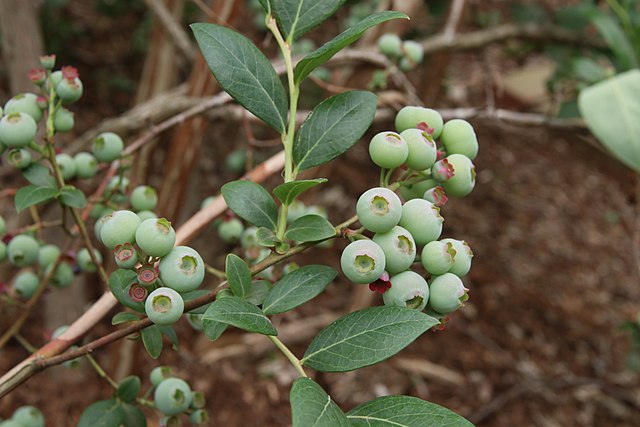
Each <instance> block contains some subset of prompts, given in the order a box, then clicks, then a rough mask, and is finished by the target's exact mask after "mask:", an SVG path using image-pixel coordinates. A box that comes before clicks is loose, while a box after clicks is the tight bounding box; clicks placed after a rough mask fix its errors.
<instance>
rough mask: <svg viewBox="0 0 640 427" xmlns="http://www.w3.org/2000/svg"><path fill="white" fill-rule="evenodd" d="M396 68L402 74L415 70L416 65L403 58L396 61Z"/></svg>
mask: <svg viewBox="0 0 640 427" xmlns="http://www.w3.org/2000/svg"><path fill="white" fill-rule="evenodd" d="M398 68H400V70H402V71H404V72H407V71H411V70H413V69H414V68H416V63H415V62H413V61H411V60H410V59H409V58H407V57H406V56H404V57H402V58H400V61H398Z"/></svg>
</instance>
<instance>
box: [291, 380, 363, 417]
mask: <svg viewBox="0 0 640 427" xmlns="http://www.w3.org/2000/svg"><path fill="white" fill-rule="evenodd" d="M289 401H290V402H291V417H292V418H293V427H308V426H315V427H349V426H350V424H349V420H348V419H347V417H346V416H345V415H344V413H343V412H342V410H341V409H340V408H339V407H338V405H336V404H335V402H334V401H333V400H331V397H329V395H328V394H327V393H326V392H325V391H324V390H323V389H322V387H320V386H319V385H318V384H316V383H315V382H314V381H313V380H312V379H311V378H304V377H302V378H298V379H297V380H295V381H294V382H293V385H292V386H291V393H290V394H289Z"/></svg>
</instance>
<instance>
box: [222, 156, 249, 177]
mask: <svg viewBox="0 0 640 427" xmlns="http://www.w3.org/2000/svg"><path fill="white" fill-rule="evenodd" d="M246 162H247V152H246V150H235V151H232V152H231V153H229V155H227V157H225V159H224V165H225V167H226V168H227V169H228V170H230V171H231V172H234V173H242V172H244V169H245V164H246Z"/></svg>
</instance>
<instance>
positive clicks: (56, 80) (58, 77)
mask: <svg viewBox="0 0 640 427" xmlns="http://www.w3.org/2000/svg"><path fill="white" fill-rule="evenodd" d="M61 81H62V71H60V70H56V71H54V72H53V73H51V76H49V79H48V81H47V84H46V89H47V91H49V89H50V88H51V87H53V88H54V89H55V88H56V87H58V85H59V84H60V82H61Z"/></svg>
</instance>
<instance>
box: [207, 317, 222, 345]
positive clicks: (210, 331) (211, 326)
mask: <svg viewBox="0 0 640 427" xmlns="http://www.w3.org/2000/svg"><path fill="white" fill-rule="evenodd" d="M228 326H229V325H227V324H226V323H221V322H216V321H215V320H211V319H207V318H204V317H203V319H202V332H204V334H205V335H206V336H207V337H208V338H209V339H210V340H211V341H215V340H217V339H218V338H220V336H221V335H222V333H223V332H224V331H226V330H227V327H228Z"/></svg>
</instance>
